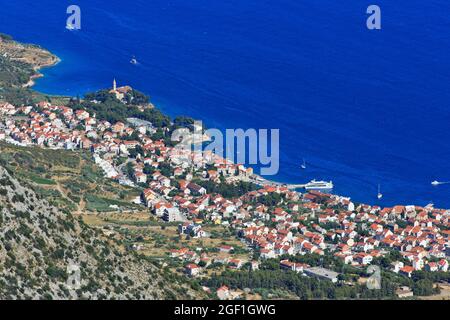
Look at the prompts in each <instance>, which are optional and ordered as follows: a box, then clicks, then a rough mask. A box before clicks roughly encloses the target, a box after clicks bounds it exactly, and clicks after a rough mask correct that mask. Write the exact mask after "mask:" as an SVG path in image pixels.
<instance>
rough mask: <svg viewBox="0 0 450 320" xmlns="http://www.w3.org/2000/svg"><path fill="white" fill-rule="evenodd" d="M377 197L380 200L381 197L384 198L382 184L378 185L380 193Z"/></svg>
mask: <svg viewBox="0 0 450 320" xmlns="http://www.w3.org/2000/svg"><path fill="white" fill-rule="evenodd" d="M377 198H378V200H380V199H382V198H383V194H382V193H381V187H380V185H378V194H377Z"/></svg>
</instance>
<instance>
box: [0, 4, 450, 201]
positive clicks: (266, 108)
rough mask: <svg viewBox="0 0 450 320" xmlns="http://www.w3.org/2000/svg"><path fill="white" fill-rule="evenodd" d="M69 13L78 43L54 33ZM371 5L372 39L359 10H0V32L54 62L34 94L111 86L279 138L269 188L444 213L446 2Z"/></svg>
mask: <svg viewBox="0 0 450 320" xmlns="http://www.w3.org/2000/svg"><path fill="white" fill-rule="evenodd" d="M73 3H76V4H78V5H80V7H81V10H82V30H80V31H78V32H70V31H67V30H65V21H66V18H67V15H66V8H67V6H68V5H69V4H73ZM376 3H377V4H378V5H379V6H380V7H381V9H382V30H381V31H369V30H367V28H366V27H365V25H366V24H365V21H366V17H367V15H366V13H365V12H366V8H367V6H368V5H369V4H371V3H369V2H367V1H361V0H353V1H345V2H343V1H335V0H304V1H301V0H276V1H275V0H272V1H267V0H257V1H256V0H246V1H238V0H227V1H215V0H189V1H181V0H172V1H169V0H152V1H143V0H140V1H131V0H130V1H127V2H124V1H117V0H111V1H108V4H106V2H104V1H92V0H90V1H87V0H79V1H73V2H72V1H70V2H69V1H49V0H40V1H31V0H19V1H4V0H1V1H0V4H1V11H0V32H4V33H9V34H12V35H14V37H15V38H16V39H18V40H20V41H25V42H32V43H37V44H41V45H42V46H44V47H46V48H48V49H50V50H51V51H53V52H55V53H56V54H57V55H59V56H60V57H61V58H62V59H63V61H62V62H61V63H60V64H59V65H58V66H57V67H54V68H51V69H47V70H45V78H43V79H41V80H39V81H38V83H37V86H36V89H38V90H40V91H43V92H48V93H52V94H71V95H75V94H83V93H85V92H86V91H91V90H96V89H99V88H105V87H109V86H111V81H112V78H113V77H116V78H117V80H118V82H119V85H123V84H130V85H132V86H133V87H136V88H137V89H139V90H141V91H144V92H146V93H148V94H150V95H151V97H152V100H153V102H155V103H156V104H157V105H158V106H159V107H160V108H161V109H162V110H163V111H164V112H166V113H168V114H170V115H172V116H173V115H179V114H183V115H189V116H193V117H195V118H201V119H203V120H204V122H205V123H206V125H207V126H208V127H218V128H222V129H223V128H244V129H246V128H279V129H280V132H281V147H280V148H281V168H280V173H279V175H278V176H277V177H276V179H278V180H280V181H285V182H295V183H301V182H305V181H309V180H310V179H312V178H321V179H332V180H333V181H334V182H335V185H336V188H335V192H336V193H339V194H342V195H348V196H351V197H352V198H353V199H354V200H355V201H363V202H367V203H378V201H377V200H376V192H377V184H378V183H381V184H382V188H383V192H384V194H385V198H384V199H383V201H381V203H380V204H382V205H393V204H418V205H425V204H427V203H429V202H430V201H433V202H434V203H435V204H436V205H437V206H441V207H450V185H443V186H440V187H438V188H434V187H432V186H431V184H430V182H431V181H433V180H435V179H437V180H441V181H449V180H450V131H449V124H450V109H449V108H450V61H449V59H450V58H449V57H450V54H449V53H450V2H449V1H447V0H427V1H423V0H420V1H419V0H408V1H384V0H383V1H382V0H378V1H376ZM132 55H135V56H136V57H137V59H138V60H139V61H140V63H141V64H140V65H138V66H133V65H131V64H130V63H129V60H130V57H131V56H132ZM302 158H306V159H307V161H308V163H309V167H308V169H307V170H306V171H301V170H300V169H299V164H300V162H301V159H302Z"/></svg>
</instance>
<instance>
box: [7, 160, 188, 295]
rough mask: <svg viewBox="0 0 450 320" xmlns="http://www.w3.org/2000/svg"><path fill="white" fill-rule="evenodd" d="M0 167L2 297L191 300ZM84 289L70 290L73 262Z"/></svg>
mask: <svg viewBox="0 0 450 320" xmlns="http://www.w3.org/2000/svg"><path fill="white" fill-rule="evenodd" d="M24 184H25V183H24V182H19V181H18V180H17V179H16V178H15V177H13V176H12V175H11V173H9V172H7V170H6V169H4V168H3V167H1V166H0V298H2V299H16V298H19V299H24V298H32V299H41V298H48V299H50V298H53V299H80V298H83V299H84V298H87V299H101V298H120V299H164V298H178V299H179V298H189V297H188V296H187V294H188V291H189V290H186V289H185V288H184V287H182V285H178V284H176V283H175V282H176V281H168V280H167V275H164V273H163V272H162V271H160V270H159V269H158V268H157V267H155V266H154V265H153V264H151V263H149V262H147V261H144V260H141V259H139V258H138V257H136V256H134V255H133V254H129V253H120V252H119V250H118V246H117V245H116V244H114V243H112V242H111V241H108V239H107V238H105V236H104V235H102V234H100V232H99V231H97V230H95V229H91V228H90V227H88V226H86V225H85V224H84V223H82V222H80V221H79V220H77V219H75V218H73V217H72V216H71V214H70V213H68V212H62V211H60V210H59V209H56V208H55V207H52V206H51V205H49V204H48V202H47V201H46V200H45V199H40V198H39V196H38V195H37V194H36V193H35V192H34V191H33V190H32V189H31V187H29V186H26V185H24ZM71 262H72V263H76V264H77V265H79V266H80V267H81V280H82V281H81V284H82V285H81V288H80V289H78V290H70V289H69V288H68V287H67V285H66V280H67V279H66V278H67V273H66V268H67V265H68V264H69V263H71Z"/></svg>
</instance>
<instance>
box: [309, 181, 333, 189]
mask: <svg viewBox="0 0 450 320" xmlns="http://www.w3.org/2000/svg"><path fill="white" fill-rule="evenodd" d="M333 188H334V185H333V181H317V180H311V181H310V182H308V183H307V184H305V189H306V190H332V189H333Z"/></svg>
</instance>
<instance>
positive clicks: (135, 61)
mask: <svg viewBox="0 0 450 320" xmlns="http://www.w3.org/2000/svg"><path fill="white" fill-rule="evenodd" d="M130 63H131V64H134V65H136V64H138V61H137V60H136V58H135V57H134V56H133V58H131V60H130Z"/></svg>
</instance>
